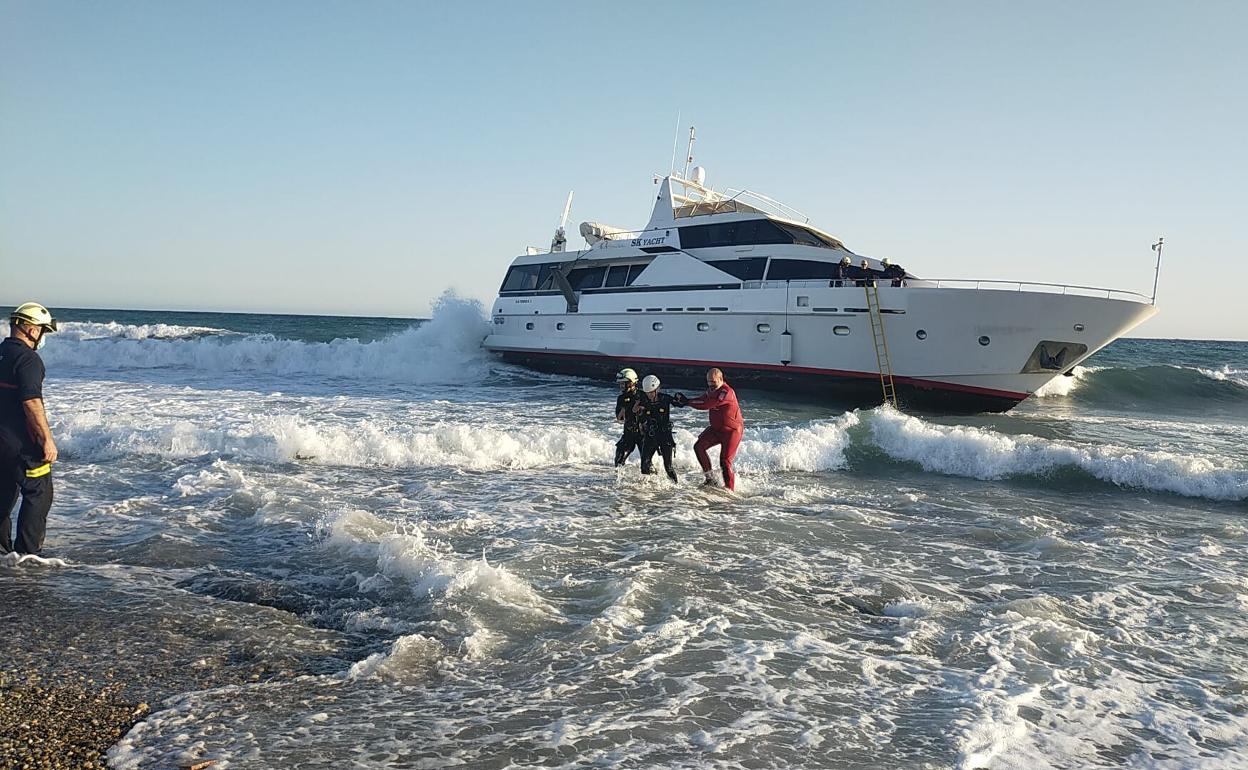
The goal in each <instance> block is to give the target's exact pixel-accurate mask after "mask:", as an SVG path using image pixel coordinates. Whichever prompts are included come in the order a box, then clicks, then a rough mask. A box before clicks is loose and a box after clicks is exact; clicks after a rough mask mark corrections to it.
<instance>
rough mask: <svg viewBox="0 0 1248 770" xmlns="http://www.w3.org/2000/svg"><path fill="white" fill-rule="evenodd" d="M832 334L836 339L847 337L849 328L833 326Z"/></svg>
mask: <svg viewBox="0 0 1248 770" xmlns="http://www.w3.org/2000/svg"><path fill="white" fill-rule="evenodd" d="M832 333H833V334H835V335H836V336H838V337H848V336H849V327H848V326H833V327H832Z"/></svg>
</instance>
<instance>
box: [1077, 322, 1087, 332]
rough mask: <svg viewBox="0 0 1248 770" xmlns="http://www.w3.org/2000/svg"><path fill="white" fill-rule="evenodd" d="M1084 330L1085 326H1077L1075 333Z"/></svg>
mask: <svg viewBox="0 0 1248 770" xmlns="http://www.w3.org/2000/svg"><path fill="white" fill-rule="evenodd" d="M1084 328H1085V327H1084V325H1083V324H1075V331H1077V332H1081V331H1083V330H1084Z"/></svg>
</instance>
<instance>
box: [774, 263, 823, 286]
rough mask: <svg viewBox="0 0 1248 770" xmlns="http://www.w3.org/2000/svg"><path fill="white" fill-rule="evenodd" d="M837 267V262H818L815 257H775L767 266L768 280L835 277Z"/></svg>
mask: <svg viewBox="0 0 1248 770" xmlns="http://www.w3.org/2000/svg"><path fill="white" fill-rule="evenodd" d="M835 269H836V264H835V263H833V262H817V261H815V260H813V259H773V260H771V266H770V267H768V268H767V280H769V281H788V280H805V279H816V280H826V279H828V278H831V277H833V271H834V270H835Z"/></svg>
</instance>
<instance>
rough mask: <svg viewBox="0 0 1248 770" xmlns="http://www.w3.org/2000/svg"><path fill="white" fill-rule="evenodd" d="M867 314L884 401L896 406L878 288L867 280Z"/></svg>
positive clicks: (895, 390) (891, 367) (895, 393)
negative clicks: (869, 320)
mask: <svg viewBox="0 0 1248 770" xmlns="http://www.w3.org/2000/svg"><path fill="white" fill-rule="evenodd" d="M864 289H865V290H866V292H867V316H868V317H869V318H870V319H871V341H872V342H873V343H875V363H876V366H877V368H879V370H880V389H881V390H883V391H884V403H886V404H888V405H889V406H892V407H896V406H897V389H896V388H895V387H894V385H893V365H892V363H891V362H890V361H889V359H888V338H887V337H885V336H884V315H883V314H882V313H880V290H879V288H877V287H876V285H875V281H867V282H866V284H865V286H864Z"/></svg>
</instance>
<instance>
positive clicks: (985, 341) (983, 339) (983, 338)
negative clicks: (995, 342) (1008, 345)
mask: <svg viewBox="0 0 1248 770" xmlns="http://www.w3.org/2000/svg"><path fill="white" fill-rule="evenodd" d="M990 342H992V340H990V339H988V335H986V334H985V335H983V336H981V337H980V338H979V344H981V345H984V346H985V347H986V346H987V345H988V343H990Z"/></svg>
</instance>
